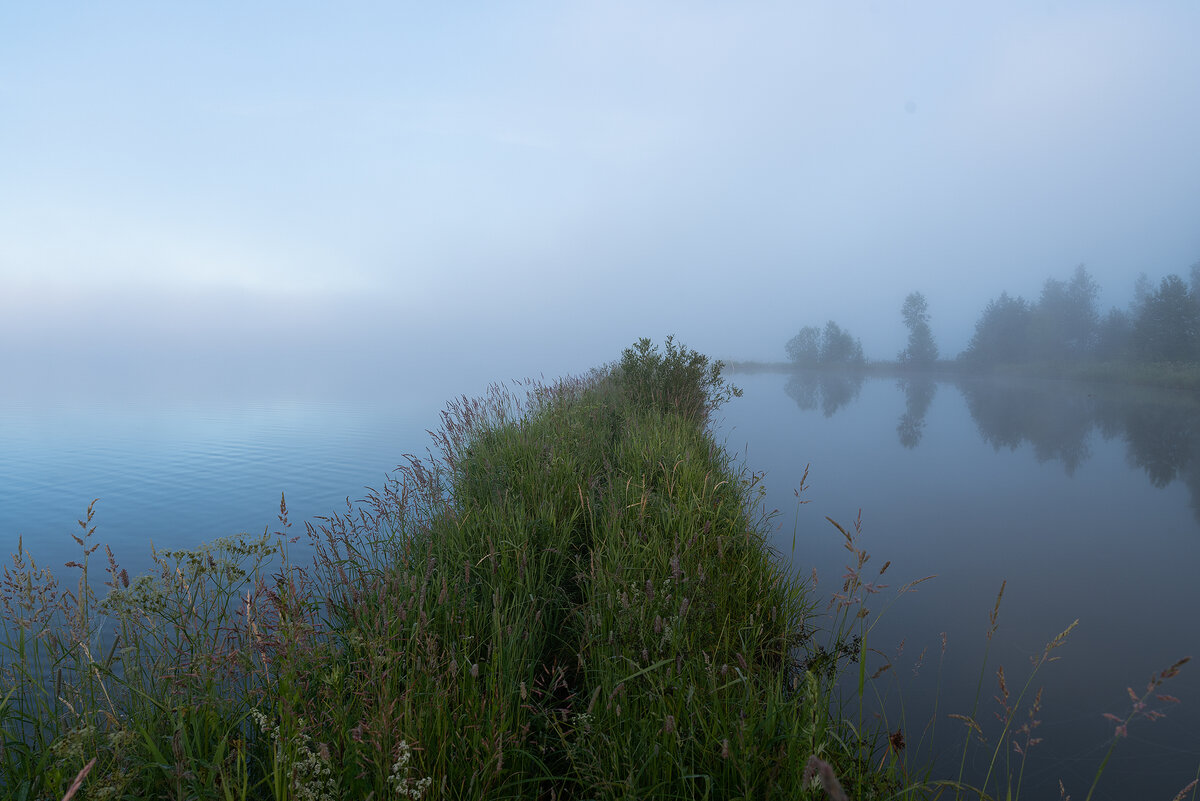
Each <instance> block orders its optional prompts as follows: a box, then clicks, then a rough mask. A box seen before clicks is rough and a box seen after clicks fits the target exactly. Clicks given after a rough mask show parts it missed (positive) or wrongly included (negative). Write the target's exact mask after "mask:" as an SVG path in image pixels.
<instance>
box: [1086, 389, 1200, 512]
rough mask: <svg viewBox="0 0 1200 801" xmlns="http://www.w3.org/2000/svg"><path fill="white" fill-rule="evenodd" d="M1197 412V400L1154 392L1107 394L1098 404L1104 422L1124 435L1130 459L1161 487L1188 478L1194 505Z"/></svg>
mask: <svg viewBox="0 0 1200 801" xmlns="http://www.w3.org/2000/svg"><path fill="white" fill-rule="evenodd" d="M1196 412H1197V409H1196V406H1195V404H1193V403H1179V402H1169V401H1167V402H1164V401H1163V400H1162V399H1156V398H1154V397H1152V396H1151V397H1147V396H1141V397H1134V398H1125V399H1123V400H1118V399H1113V398H1107V397H1106V398H1104V399H1102V400H1101V401H1100V402H1099V403H1098V404H1097V418H1098V419H1099V420H1100V421H1102V423H1101V425H1102V426H1103V427H1104V428H1105V429H1107V430H1110V431H1119V432H1120V433H1121V435H1122V437H1123V438H1124V440H1125V444H1126V446H1127V447H1128V451H1127V453H1126V456H1127V458H1128V459H1129V463H1130V464H1131V465H1133V466H1134V467H1140V468H1141V469H1142V470H1144V471H1146V477H1147V478H1149V479H1150V483H1151V484H1153V485H1154V486H1156V487H1159V488H1162V487H1165V486H1167V485H1168V484H1170V483H1171V482H1172V481H1174V480H1175V479H1177V478H1185V480H1187V482H1188V486H1189V487H1190V488H1193V505H1196V503H1197V502H1198V501H1197V497H1196V494H1195V484H1196V481H1195V480H1194V479H1193V478H1192V476H1191V473H1195V472H1197V468H1200V464H1197V462H1198V459H1200V453H1197V451H1200V432H1197V430H1196V426H1197V417H1196Z"/></svg>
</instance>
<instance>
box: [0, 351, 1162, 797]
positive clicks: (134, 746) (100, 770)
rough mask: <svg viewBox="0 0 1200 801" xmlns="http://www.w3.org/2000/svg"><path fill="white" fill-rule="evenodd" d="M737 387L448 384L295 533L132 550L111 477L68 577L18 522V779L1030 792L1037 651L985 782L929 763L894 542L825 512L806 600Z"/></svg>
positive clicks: (404, 787)
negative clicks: (766, 502) (904, 650)
mask: <svg viewBox="0 0 1200 801" xmlns="http://www.w3.org/2000/svg"><path fill="white" fill-rule="evenodd" d="M737 394H740V393H739V391H738V390H737V389H736V388H734V387H732V386H731V385H729V384H728V383H726V382H725V380H724V379H723V378H722V365H721V363H720V362H709V360H708V359H706V358H705V357H704V356H702V355H700V354H698V353H695V352H694V351H690V350H688V349H687V348H684V347H682V346H678V345H676V344H675V343H674V341H673V340H671V339H668V340H667V341H666V343H665V348H664V350H662V351H660V350H659V349H658V348H656V347H654V346H653V345H652V344H651V343H650V342H649V341H648V340H641V341H639V342H638V343H636V344H635V345H634V346H633V347H631V348H629V349H627V350H626V351H625V352H624V354H623V355H622V358H621V360H620V361H619V362H616V363H614V364H612V365H609V366H607V367H605V368H602V369H599V370H596V371H594V372H592V373H591V374H589V375H587V376H585V377H582V378H576V379H566V380H561V381H558V382H556V383H554V384H549V385H545V384H528V385H525V386H523V387H518V388H516V389H504V388H499V387H494V388H493V389H492V390H491V391H490V393H489V394H488V395H487V396H486V397H483V398H480V399H467V398H463V399H459V400H457V401H454V402H452V403H450V404H449V405H448V407H447V409H446V411H445V412H444V413H443V418H442V426H441V429H440V431H439V433H438V434H437V435H436V437H435V439H436V444H437V448H438V455H437V456H436V458H434V457H431V458H429V459H417V458H415V457H410V458H408V460H407V461H406V463H405V464H404V465H402V466H401V467H400V468H398V469H397V471H396V473H395V474H394V476H393V477H392V478H391V479H390V480H389V482H388V483H387V484H386V485H385V486H384V487H382V488H381V489H380V490H379V491H377V492H373V493H372V494H371V495H370V496H369V498H368V499H367V501H366V502H365V503H364V504H363V505H361V506H359V507H351V508H348V509H347V510H346V511H345V512H344V513H341V514H332V515H330V516H329V517H327V518H321V519H318V520H316V521H313V522H312V523H308V524H306V525H305V530H304V532H303V533H302V534H299V533H294V532H292V531H291V523H290V521H289V520H288V515H287V507H286V503H285V502H284V501H283V499H281V503H280V515H279V525H278V527H277V529H276V531H274V532H267V531H264V533H263V534H262V535H258V536H250V535H241V536H239V537H232V538H227V539H222V540H218V541H217V542H214V543H212V544H209V545H204V546H201V547H198V548H196V549H192V550H180V551H167V552H157V553H155V554H154V565H155V569H154V570H153V571H152V572H151V573H150V574H148V575H145V576H139V577H136V578H132V579H131V578H130V576H129V575H128V574H127V573H126V572H125V571H124V570H122V569H121V568H120V567H119V566H118V564H117V563H116V560H115V558H114V557H113V555H112V554H111V552H109V551H107V550H105V551H103V552H101V551H100V550H99V546H98V545H97V544H96V542H97V541H96V539H95V533H96V526H95V521H94V517H95V508H94V504H93V506H91V507H89V508H88V511H87V514H86V515H85V519H84V520H82V521H81V522H80V530H79V532H78V533H77V534H76V535H75V537H76V542H77V544H78V547H79V549H80V556H79V558H78V559H77V560H76V561H73V562H71V563H69V565H68V567H69V569H70V570H72V571H74V572H73V573H72V574H71V578H70V581H69V583H60V581H59V579H57V578H56V577H55V576H54V575H53V574H51V573H50V572H49V571H47V570H45V569H43V568H42V567H40V566H39V565H38V564H37V563H36V562H35V561H34V560H33V557H32V556H30V555H29V554H28V553H27V552H26V551H25V550H24V549H23V548H22V547H20V546H19V547H18V552H17V554H15V555H14V558H13V562H12V564H11V565H9V566H8V567H6V568H5V569H4V575H3V582H2V586H0V599H2V603H3V617H2V620H3V623H2V625H3V631H2V632H0V671H2V674H0V675H2V676H3V682H2V683H0V687H3V688H7V689H6V690H5V691H4V694H3V696H2V698H0V746H2V748H0V794H3V795H4V796H5V797H8V798H14V799H26V800H32V799H68V798H78V799H85V798H86V799H117V798H169V799H219V800H220V801H233V800H234V799H239V800H241V799H279V800H282V799H306V800H307V799H313V800H316V799H342V798H354V799H379V800H381V801H382V799H401V798H413V799H416V798H427V799H451V798H453V799H497V798H529V799H592V798H604V799H617V798H621V799H625V798H663V799H670V798H688V799H732V798H754V799H760V798H761V799H770V798H778V799H797V798H822V797H828V798H832V799H839V798H847V797H852V798H856V799H873V798H878V799H884V798H934V797H943V796H945V797H950V796H951V795H952V796H953V797H955V798H989V797H998V796H999V795H1001V794H1002V790H1003V789H1004V788H1007V789H1008V791H1009V794H1010V796H1012V797H1015V796H1016V795H1017V794H1019V791H1020V788H1021V778H1020V772H1017V773H1016V774H1015V776H1014V773H1013V771H1012V769H1011V768H1012V766H1011V765H1010V764H1009V762H1008V759H1009V753H1008V750H1007V748H1008V746H1007V743H1008V740H1009V739H1010V738H1011V736H1013V735H1014V734H1015V735H1018V736H1024V737H1025V739H1024V740H1023V741H1022V742H1023V743H1024V745H1025V748H1026V749H1028V748H1029V747H1031V746H1032V744H1033V735H1032V731H1033V726H1034V725H1036V724H1034V723H1032V722H1029V721H1033V720H1034V717H1033V714H1029V715H1028V716H1027V719H1026V722H1024V723H1021V725H1020V726H1019V725H1018V718H1017V714H1018V712H1017V710H1018V709H1020V708H1021V704H1022V702H1026V706H1027V707H1028V708H1032V709H1033V711H1034V712H1035V713H1036V710H1037V706H1038V703H1039V702H1040V696H1038V697H1037V698H1035V699H1034V701H1033V702H1032V704H1030V703H1029V702H1027V701H1026V699H1027V691H1028V690H1029V688H1030V687H1031V686H1032V685H1031V682H1032V681H1033V674H1031V675H1030V678H1029V681H1028V682H1027V683H1026V686H1025V688H1024V689H1023V690H1022V691H1021V692H1020V693H1019V694H1018V696H1017V697H1016V698H1015V699H1014V700H1013V702H1012V703H1011V704H1009V702H1008V694H1007V689H1006V688H1005V690H1004V699H1005V704H1006V708H1007V709H1008V710H1009V714H1008V717H1007V718H1006V719H1005V720H1004V721H1003V731H1002V733H1001V735H1000V736H999V737H998V738H997V739H996V745H995V746H994V748H995V750H994V752H993V753H992V764H993V765H995V766H996V770H995V771H993V772H989V775H988V777H987V778H986V779H985V780H984V781H983V785H982V787H980V788H972V787H970V786H969V785H968V784H967V781H966V779H965V777H964V776H963V775H962V772H961V771H960V775H959V776H958V778H957V779H956V780H954V781H938V780H936V779H934V778H933V777H931V776H930V774H929V769H928V766H927V765H923V764H922V763H921V761H920V760H921V759H922V757H921V756H920V754H921V745H922V744H923V743H925V742H927V738H932V726H933V725H934V723H935V722H936V719H937V717H938V714H939V713H938V711H937V710H936V709H935V710H934V714H933V717H932V718H931V721H930V723H929V724H926V725H925V726H924V728H922V727H921V725H919V724H917V725H910V721H909V720H908V717H907V716H906V715H905V714H904V713H902V714H901V716H900V718H899V719H898V720H893V719H890V718H889V717H888V716H887V715H886V714H882V713H881V712H879V711H878V710H881V709H884V708H886V705H885V704H883V703H882V700H883V699H882V692H883V687H884V682H885V681H886V675H887V674H886V670H887V666H886V665H885V666H882V667H880V668H879V669H878V670H875V671H872V672H871V673H868V660H869V659H872V658H873V656H874V654H875V653H876V652H877V650H876V648H875V646H874V644H873V642H874V635H873V629H874V626H875V623H876V621H877V620H878V619H879V614H880V613H881V612H882V611H885V610H886V606H887V605H886V604H885V606H884V610H881V612H875V613H872V612H871V611H870V608H869V605H870V604H871V603H873V601H874V600H875V599H876V597H877V596H878V594H879V593H880V592H881V591H882V590H883V588H884V585H883V584H881V583H880V582H881V579H880V577H881V576H883V574H884V573H885V572H886V570H887V568H888V565H887V564H885V565H884V566H883V567H882V568H881V569H880V570H878V571H874V568H873V566H870V565H869V562H870V557H869V555H868V554H867V553H866V552H865V550H863V549H862V547H861V546H860V544H859V540H860V534H861V532H860V523H858V522H856V524H855V525H854V526H852V527H850V528H844V527H842V526H840V525H838V524H837V523H833V521H830V522H831V523H833V525H834V526H836V528H837V531H838V532H839V533H840V536H842V537H843V539H844V543H845V546H846V549H847V552H848V554H849V558H850V564H849V567H848V572H847V574H846V576H845V578H844V581H843V583H842V585H841V587H840V590H839V591H838V592H837V593H835V595H834V597H833V598H832V599H831V602H830V606H829V607H828V609H825V610H822V609H819V608H818V607H817V606H816V604H815V602H814V601H813V600H812V598H811V597H810V591H809V587H808V586H807V585H806V583H805V582H804V581H803V580H802V579H801V577H800V576H799V575H797V574H794V573H792V572H790V570H789V569H788V568H786V567H784V562H783V561H781V560H779V559H777V558H776V556H775V555H774V554H773V553H772V552H771V550H770V548H769V547H768V541H767V537H768V533H769V531H770V515H769V514H767V513H766V512H765V511H764V509H763V507H762V505H761V502H762V498H763V494H764V490H763V487H762V483H761V479H762V477H761V475H759V474H756V473H753V472H751V471H749V470H747V469H746V468H745V467H744V466H742V465H739V464H738V463H736V462H734V461H733V460H732V458H731V457H730V456H729V455H728V454H727V453H726V452H725V451H724V450H723V449H722V448H720V447H719V446H718V445H717V444H716V442H715V441H714V439H713V438H712V436H711V433H710V431H709V427H708V426H709V420H710V416H711V414H712V412H713V411H714V410H715V409H717V408H718V407H719V406H720V405H721V404H722V403H724V402H726V401H728V400H729V399H730V398H732V397H734V396H736V395H737ZM803 489H804V486H803V484H802V485H801V487H800V488H799V489H798V490H797V499H798V502H801V503H802V502H804V500H803V498H802V491H803ZM301 540H303V541H304V544H303V545H300V542H301ZM794 549H795V542H794V541H793V550H794ZM299 554H303V555H304V556H303V560H301V557H300V556H299ZM101 572H102V573H103V574H104V577H105V578H106V581H105V582H104V585H106V592H105V594H104V595H103V596H101V595H99V593H98V591H99V590H104V589H105V587H104V586H103V585H98V584H97V581H96V579H97V578H99V576H97V574H98V573H101ZM914 584H915V582H914V583H913V584H909V585H905V586H904V587H901V588H900V591H899V592H898V593H896V594H895V595H893V596H891V597H890V599H889V601H888V604H890V603H892V602H894V601H895V600H896V599H897V598H899V597H900V596H902V595H903V594H904V593H905V592H908V591H910V590H911V589H913V586H914ZM998 609H999V599H997V609H996V610H994V612H993V616H992V621H991V622H992V626H993V629H994V625H995V615H996V613H997V612H998ZM1065 635H1066V633H1065V632H1064V635H1063V636H1064V637H1065ZM1060 639H1061V638H1060ZM989 641H990V634H989ZM1058 642H1059V640H1057V639H1056V641H1055V643H1052V644H1051V646H1048V648H1047V650H1046V653H1045V655H1044V658H1045V659H1049V658H1050V653H1051V651H1052V650H1053V648H1054V647H1057V643H1058ZM1038 667H1039V665H1035V669H1034V673H1036V670H1037V668H1038ZM986 669H987V668H986V659H985V662H984V667H981V672H980V686H981V688H982V684H983V677H984V675H985V672H986ZM1177 669H1178V666H1175V667H1174V668H1173V670H1177ZM1172 675H1173V674H1172ZM1169 677H1170V676H1168V675H1167V672H1164V674H1162V676H1161V677H1160V679H1162V680H1165V679H1166V678H1169ZM1000 678H1001V681H1002V686H1004V685H1003V678H1004V676H1003V673H1002V672H1001V673H1000ZM1159 683H1161V681H1160V682H1159ZM847 685H849V686H850V688H851V689H850V692H849V696H848V698H847V700H846V701H845V702H843V700H842V695H841V692H842V688H844V687H846V686H847ZM1150 689H1151V690H1155V691H1157V689H1158V686H1157V684H1155V685H1154V686H1153V687H1151V688H1150ZM1147 697H1148V696H1147ZM1134 700H1135V703H1134V708H1133V711H1132V712H1131V713H1130V714H1131V715H1137V714H1143V715H1144V713H1145V710H1146V707H1145V703H1146V697H1143V698H1142V699H1141V701H1140V703H1141V704H1142V707H1141V708H1139V707H1138V706H1137V704H1138V703H1139V702H1138V700H1137V699H1134ZM976 717H977V715H976V713H975V712H973V713H972V715H971V716H962V720H963V721H964V722H966V723H967V724H969V726H968V728H969V729H970V730H969V731H968V736H967V737H966V738H965V739H964V749H966V748H969V747H975V744H974V740H973V738H972V734H971V732H972V731H975V730H979V729H980V727H979V725H978V724H977V723H976V722H975V718H976ZM1128 723H1129V720H1128V718H1126V719H1122V723H1121V725H1122V726H1127V725H1128ZM914 731H920V732H921V735H920V737H918V738H914V736H913V734H912V733H913V732H914ZM906 733H907V736H908V739H910V740H913V739H915V740H916V742H914V743H911V744H909V745H908V746H907V747H906V742H905V739H906ZM1120 733H1121V731H1120V730H1117V731H1116V732H1115V734H1114V740H1113V744H1114V745H1115V743H1116V740H1117V737H1118V736H1119V735H1120ZM965 755H966V751H965V750H964V763H965V758H966V756H965ZM1105 761H1106V762H1107V758H1106V760H1105ZM1103 769H1104V765H1103V764H1102V765H1101V766H1100V768H1099V770H1098V772H1097V777H1096V778H1097V780H1099V776H1100V773H1102V772H1103ZM1014 789H1015V790H1016V791H1017V792H1016V793H1014V792H1012V791H1013V790H1014ZM993 794H995V795H993Z"/></svg>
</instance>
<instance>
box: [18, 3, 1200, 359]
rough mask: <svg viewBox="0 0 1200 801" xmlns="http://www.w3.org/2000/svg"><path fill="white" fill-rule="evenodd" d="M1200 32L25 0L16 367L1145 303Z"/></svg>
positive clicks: (1086, 17)
mask: <svg viewBox="0 0 1200 801" xmlns="http://www.w3.org/2000/svg"><path fill="white" fill-rule="evenodd" d="M1198 32H1200V4H1198V3H1195V2H1191V1H1190V0H1188V1H1186V2H1185V1H1184V0H1180V2H1148V1H1147V0H1127V1H1125V2H1099V1H1098V0H1088V1H1087V2H1036V3H1034V2H1005V3H999V2H996V3H961V2H945V3H928V2H853V1H852V0H851V1H846V2H821V3H817V2H811V3H801V2H781V3H765V2H724V3H717V2H699V1H697V0H689V2H679V3H660V2H646V1H645V0H639V1H638V2H612V1H611V0H606V1H605V2H545V3H533V2H530V3H508V2H489V3H469V4H468V3H454V2H436V3H394V2H387V3H384V2H380V3H310V2H286V3H284V2H279V3H265V2H263V3H258V2H242V1H239V2H204V3H162V2H144V3H134V2H112V3H75V4H71V3H5V4H4V5H3V7H2V8H0V279H2V281H0V336H2V337H3V340H2V344H0V357H2V358H6V359H10V360H14V359H15V360H17V361H18V362H19V363H20V364H26V363H28V362H30V361H31V360H32V359H33V358H34V357H33V356H31V355H30V354H36V353H39V352H41V351H42V350H45V351H46V352H49V353H54V354H58V355H59V356H61V355H62V354H63V353H66V352H68V351H72V352H76V353H86V354H90V358H95V359H100V360H112V362H113V363H114V364H115V363H116V362H117V361H118V360H121V359H132V361H131V362H130V364H131V365H133V366H128V365H127V366H126V369H127V370H130V371H133V372H137V370H138V367H137V366H136V365H137V362H136V358H137V355H138V354H148V353H159V352H160V351H162V350H164V349H165V350H166V351H175V352H178V353H180V354H183V355H185V356H187V357H188V358H192V357H193V356H194V357H195V358H200V354H201V353H202V352H203V353H208V354H209V355H210V356H211V355H212V354H213V353H215V354H217V355H216V356H215V357H213V358H215V359H217V360H218V361H219V360H220V359H223V358H227V357H232V356H234V355H236V354H238V353H239V352H242V351H247V352H250V351H255V349H263V348H266V349H268V350H270V349H271V348H275V349H276V350H278V349H279V348H293V349H295V350H296V351H297V352H299V353H305V352H307V353H310V354H317V355H322V354H323V355H324V356H328V357H330V358H336V357H337V356H338V354H340V353H343V352H348V351H354V352H356V353H357V355H358V359H359V361H360V362H361V363H370V362H371V361H372V360H376V359H380V358H382V359H384V360H387V361H389V363H390V362H391V361H393V360H394V361H395V363H397V364H401V365H402V364H405V363H411V364H413V365H418V364H422V363H424V361H423V360H429V359H440V360H447V361H450V362H454V361H455V360H462V361H463V362H464V363H469V364H472V365H475V366H478V365H480V364H489V363H492V364H495V365H496V369H497V370H504V371H517V372H521V373H523V374H528V373H533V372H537V371H542V370H545V371H548V372H550V373H559V372H564V371H573V372H574V371H579V370H583V369H586V368H587V367H589V366H592V365H594V364H597V363H598V362H600V361H604V360H607V359H610V358H613V357H615V356H617V355H618V352H619V350H620V348H621V347H623V346H625V345H627V344H629V343H630V342H632V341H633V340H634V339H636V338H637V337H639V336H652V337H655V338H656V339H657V338H661V337H662V336H664V335H665V334H667V333H671V332H675V333H676V334H678V336H679V337H680V338H681V339H682V340H683V341H684V342H686V343H687V344H690V345H693V346H695V347H697V348H699V349H701V350H704V351H706V352H709V353H711V354H713V355H717V356H724V357H727V358H729V357H732V358H760V359H764V358H782V357H783V343H784V342H785V341H786V340H787V339H788V338H789V337H790V336H792V335H793V334H794V333H795V332H796V331H797V330H798V329H799V328H800V327H801V326H803V325H806V324H820V323H823V322H824V321H825V320H827V319H834V320H837V321H838V322H839V323H841V324H842V325H844V326H845V327H847V328H849V329H850V330H851V332H852V333H854V334H856V335H858V336H860V337H861V338H862V340H863V344H864V346H865V349H866V351H867V354H868V356H873V357H891V356H893V355H894V354H895V351H896V350H897V349H898V348H899V347H900V346H901V345H902V344H903V343H902V341H901V340H902V335H903V330H902V328H901V322H900V315H899V308H900V305H901V302H902V301H903V299H904V296H905V295H906V294H907V293H908V292H910V291H912V290H921V291H922V292H924V293H925V295H926V297H927V298H928V300H929V306H930V312H931V314H932V317H933V326H934V332H935V335H936V336H937V337H938V339H939V341H940V342H941V344H942V347H943V350H944V351H946V352H948V353H949V354H951V355H952V354H954V353H957V352H958V351H959V350H961V349H962V348H963V347H964V346H965V344H966V341H967V339H968V338H969V335H970V332H971V330H972V327H973V323H974V320H975V319H976V317H977V316H978V314H979V311H980V310H981V309H982V307H983V305H984V304H986V302H987V301H988V299H989V298H991V297H993V296H995V295H997V294H999V292H1000V291H1001V290H1008V291H1009V292H1011V293H1014V294H1024V295H1025V296H1026V297H1030V298H1035V297H1036V296H1037V294H1038V292H1039V290H1040V287H1041V284H1042V282H1043V280H1044V279H1045V278H1046V277H1048V276H1058V277H1062V278H1066V277H1068V276H1069V275H1070V272H1071V271H1072V270H1073V268H1074V267H1075V265H1077V264H1079V263H1084V264H1086V265H1087V267H1088V268H1089V270H1090V271H1091V272H1092V274H1093V276H1094V277H1095V278H1096V279H1097V280H1098V281H1099V283H1100V284H1101V286H1102V289H1103V296H1102V298H1101V300H1102V303H1104V305H1105V306H1107V305H1112V304H1116V303H1120V304H1124V303H1125V301H1126V299H1127V297H1128V295H1129V293H1130V290H1131V286H1132V280H1133V277H1134V276H1135V275H1136V274H1137V273H1138V272H1140V271H1145V272H1147V273H1148V274H1149V275H1150V276H1151V278H1152V279H1154V280H1155V281H1157V280H1158V279H1159V278H1161V277H1162V276H1163V275H1165V274H1167V273H1170V272H1176V273H1180V274H1186V271H1187V269H1188V266H1189V265H1190V264H1192V263H1193V262H1195V261H1197V260H1200V154H1198V152H1197V148H1198V147H1200V145H1198V143H1200V47H1197V45H1196V41H1197V38H1196V37H1197V33H1198ZM367 354H369V358H368V355H367ZM54 358H58V356H55V357H54ZM22 359H23V360H24V361H21V360H22ZM297 360H298V361H297V363H298V364H299V363H302V362H303V358H302V357H297ZM405 360H409V362H406V361H405ZM497 377H507V373H505V374H503V375H500V376H497Z"/></svg>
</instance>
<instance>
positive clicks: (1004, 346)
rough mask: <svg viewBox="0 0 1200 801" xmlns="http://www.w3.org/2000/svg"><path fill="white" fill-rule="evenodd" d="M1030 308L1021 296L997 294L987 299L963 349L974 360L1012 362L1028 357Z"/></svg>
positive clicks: (980, 362)
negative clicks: (973, 331) (968, 342)
mask: <svg viewBox="0 0 1200 801" xmlns="http://www.w3.org/2000/svg"><path fill="white" fill-rule="evenodd" d="M1031 314H1032V312H1031V311H1030V308H1029V303H1028V302H1027V301H1026V300H1025V298H1022V297H1016V298H1012V297H1009V295H1008V293H1007V292H1001V293H1000V297H999V298H996V299H995V300H992V301H989V302H988V305H987V307H986V308H984V310H983V314H982V315H980V317H979V320H978V321H977V322H976V323H975V335H974V336H972V337H971V342H970V344H968V345H967V349H966V350H965V351H964V352H963V354H962V356H961V357H960V358H962V359H963V360H965V361H968V362H973V363H975V364H979V365H984V364H1014V363H1017V362H1023V361H1026V360H1027V359H1028V358H1029V321H1030V316H1031Z"/></svg>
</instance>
